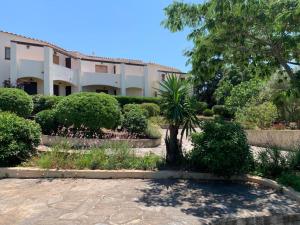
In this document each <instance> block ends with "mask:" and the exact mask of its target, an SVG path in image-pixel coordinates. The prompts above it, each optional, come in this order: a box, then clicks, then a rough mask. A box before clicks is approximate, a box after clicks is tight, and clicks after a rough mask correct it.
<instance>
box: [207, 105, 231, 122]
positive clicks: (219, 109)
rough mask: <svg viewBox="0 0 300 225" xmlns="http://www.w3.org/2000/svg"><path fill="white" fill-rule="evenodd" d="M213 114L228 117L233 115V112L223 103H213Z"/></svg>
mask: <svg viewBox="0 0 300 225" xmlns="http://www.w3.org/2000/svg"><path fill="white" fill-rule="evenodd" d="M212 110H213V112H214V114H216V115H219V116H221V117H222V118H225V119H230V118H232V117H233V114H232V113H231V112H230V111H229V110H228V109H227V108H226V106H225V105H214V106H213V107H212Z"/></svg>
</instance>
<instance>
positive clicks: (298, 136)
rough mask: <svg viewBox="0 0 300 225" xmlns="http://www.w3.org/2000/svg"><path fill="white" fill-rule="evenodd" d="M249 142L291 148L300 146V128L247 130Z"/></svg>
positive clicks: (261, 145)
mask: <svg viewBox="0 0 300 225" xmlns="http://www.w3.org/2000/svg"><path fill="white" fill-rule="evenodd" d="M246 133H247V139H248V143H249V144H250V145H254V146H258V147H277V148H281V149H286V150H291V149H296V148H299V146H300V130H246Z"/></svg>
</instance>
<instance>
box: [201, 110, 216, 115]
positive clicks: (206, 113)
mask: <svg viewBox="0 0 300 225" xmlns="http://www.w3.org/2000/svg"><path fill="white" fill-rule="evenodd" d="M202 114H203V116H213V115H214V111H212V110H211V109H205V110H204V111H203V113H202Z"/></svg>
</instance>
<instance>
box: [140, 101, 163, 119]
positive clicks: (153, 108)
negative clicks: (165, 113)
mask: <svg viewBox="0 0 300 225" xmlns="http://www.w3.org/2000/svg"><path fill="white" fill-rule="evenodd" d="M141 107H142V109H144V110H146V111H147V112H148V117H152V116H159V114H160V108H159V105H157V104H155V103H142V104H141Z"/></svg>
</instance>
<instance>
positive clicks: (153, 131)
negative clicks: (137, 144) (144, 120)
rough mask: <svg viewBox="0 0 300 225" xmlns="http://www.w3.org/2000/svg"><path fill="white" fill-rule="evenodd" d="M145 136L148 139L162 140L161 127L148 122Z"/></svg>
mask: <svg viewBox="0 0 300 225" xmlns="http://www.w3.org/2000/svg"><path fill="white" fill-rule="evenodd" d="M145 135H146V136H147V137H148V138H161V136H162V135H161V132H160V127H159V126H158V125H156V124H153V123H151V122H150V121H149V122H148V125H147V128H146V130H145Z"/></svg>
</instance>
